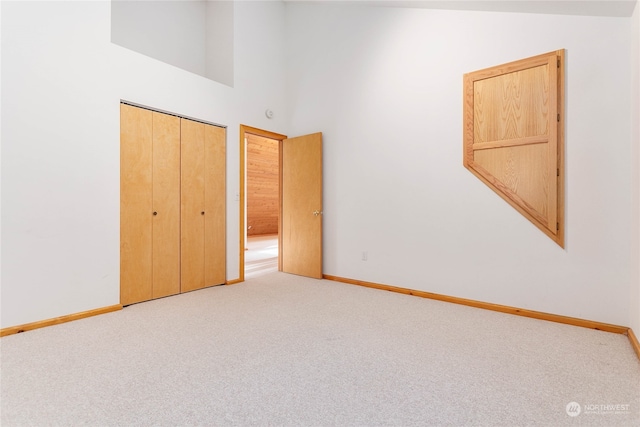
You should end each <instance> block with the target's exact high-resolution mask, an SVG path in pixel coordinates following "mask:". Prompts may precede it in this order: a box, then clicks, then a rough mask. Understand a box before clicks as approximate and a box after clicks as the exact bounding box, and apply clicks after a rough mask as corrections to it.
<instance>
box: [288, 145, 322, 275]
mask: <svg viewBox="0 0 640 427" xmlns="http://www.w3.org/2000/svg"><path fill="white" fill-rule="evenodd" d="M280 155H281V161H280V164H281V173H282V179H281V185H280V191H281V195H282V196H281V204H282V208H281V209H282V213H281V215H280V221H281V226H280V247H281V250H280V263H281V269H282V271H283V272H285V273H292V274H297V275H301V276H307V277H313V278H317V279H321V278H322V133H314V134H311V135H305V136H300V137H296V138H289V139H285V140H283V141H282V150H281V154H280Z"/></svg>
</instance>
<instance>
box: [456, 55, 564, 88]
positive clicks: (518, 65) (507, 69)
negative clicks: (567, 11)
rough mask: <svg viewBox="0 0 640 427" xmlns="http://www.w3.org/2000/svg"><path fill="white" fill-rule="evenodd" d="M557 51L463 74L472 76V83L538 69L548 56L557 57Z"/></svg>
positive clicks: (547, 59) (546, 61)
mask: <svg viewBox="0 0 640 427" xmlns="http://www.w3.org/2000/svg"><path fill="white" fill-rule="evenodd" d="M558 52H559V51H557V50H554V51H551V52H548V53H543V54H541V55H536V56H530V57H528V58H525V59H520V60H517V61H513V62H509V63H506V64H502V65H498V66H495V67H490V68H487V69H484V70H478V71H473V72H471V73H467V74H465V76H466V75H468V74H473V75H474V79H473V80H474V81H478V80H484V79H488V78H491V77H496V76H500V75H502V74H509V73H514V72H516V71H522V70H527V69H529V68H535V67H539V66H541V65H546V64H547V63H548V61H549V56H551V55H557V54H558Z"/></svg>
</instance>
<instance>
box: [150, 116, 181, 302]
mask: <svg viewBox="0 0 640 427" xmlns="http://www.w3.org/2000/svg"><path fill="white" fill-rule="evenodd" d="M152 218H153V295H152V297H153V298H161V297H165V296H168V295H174V294H177V293H179V292H180V118H178V117H176V116H171V115H169V114H163V113H158V112H155V111H154V112H153V217H152Z"/></svg>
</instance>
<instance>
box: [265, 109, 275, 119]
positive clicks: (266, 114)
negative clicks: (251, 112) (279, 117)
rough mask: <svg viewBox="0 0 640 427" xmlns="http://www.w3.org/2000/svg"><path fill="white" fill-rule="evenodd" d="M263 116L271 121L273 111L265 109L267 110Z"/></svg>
mask: <svg viewBox="0 0 640 427" xmlns="http://www.w3.org/2000/svg"><path fill="white" fill-rule="evenodd" d="M264 115H265V116H267V119H272V118H273V111H271V110H270V109H268V108H267V110H266V111H265V112H264Z"/></svg>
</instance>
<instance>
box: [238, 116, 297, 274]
mask: <svg viewBox="0 0 640 427" xmlns="http://www.w3.org/2000/svg"><path fill="white" fill-rule="evenodd" d="M285 138H286V136H285V135H280V134H275V133H272V132H268V131H264V130H261V129H256V128H251V127H248V126H243V125H242V126H241V127H240V141H241V164H242V166H243V167H242V171H241V174H240V176H241V181H242V182H241V190H242V192H243V194H242V197H241V200H243V201H244V203H241V211H242V212H241V221H240V222H241V227H242V232H241V245H240V248H241V252H242V254H241V256H240V260H241V262H240V280H244V279H245V278H251V277H256V276H259V275H262V274H266V273H270V272H273V271H277V270H279V259H278V254H279V242H280V230H279V228H280V218H279V213H280V206H281V205H280V180H281V174H280V144H281V141H282V140H283V139H285Z"/></svg>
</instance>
